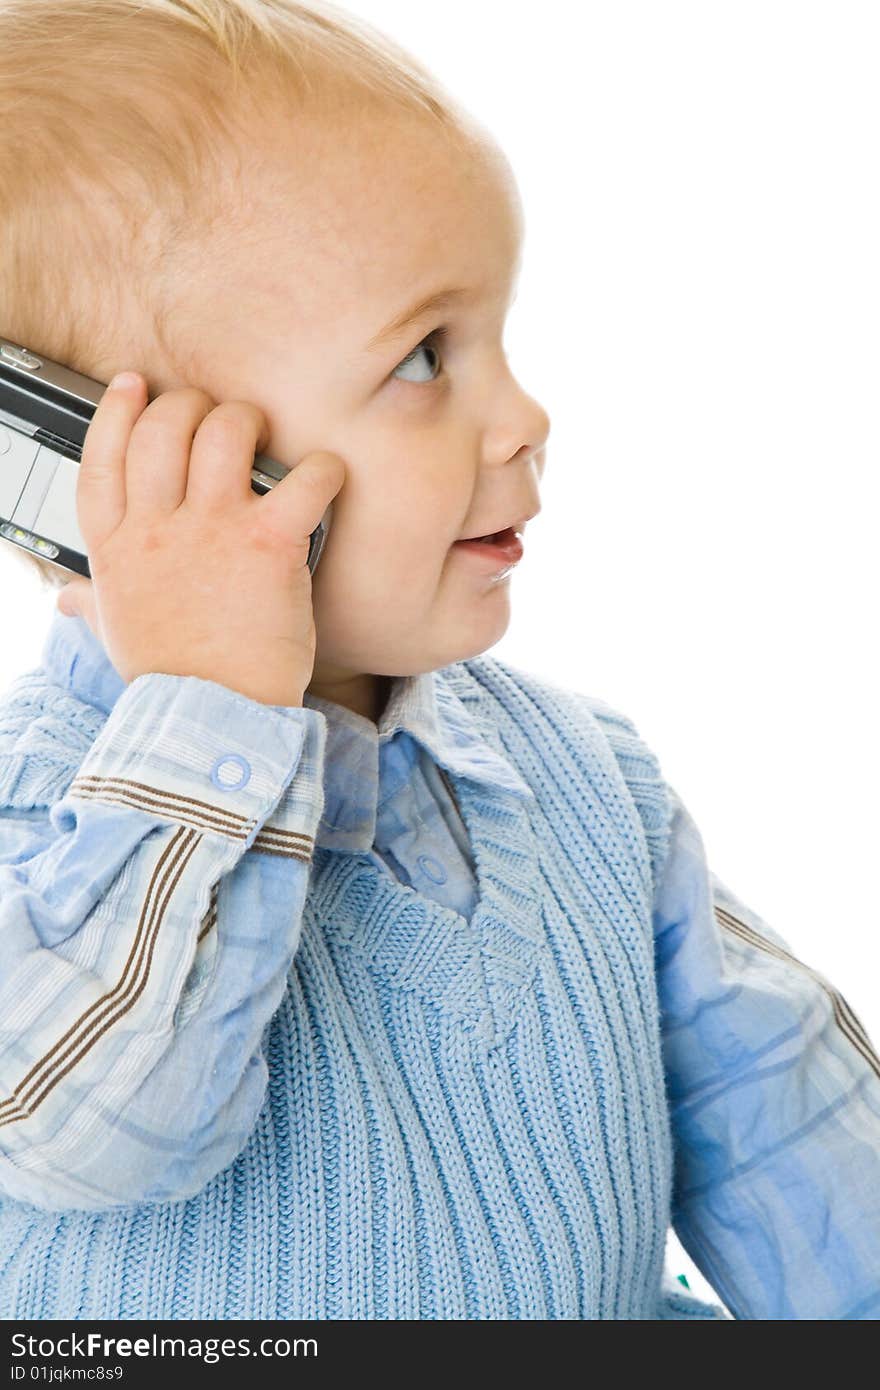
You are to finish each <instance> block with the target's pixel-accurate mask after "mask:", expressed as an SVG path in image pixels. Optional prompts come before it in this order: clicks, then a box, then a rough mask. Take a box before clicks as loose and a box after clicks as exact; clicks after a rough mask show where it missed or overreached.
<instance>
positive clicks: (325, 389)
mask: <svg viewBox="0 0 880 1390" xmlns="http://www.w3.org/2000/svg"><path fill="white" fill-rule="evenodd" d="M86 68H87V69H88V73H89V81H88V83H81V82H80V81H79V80H78V78H79V76H80V75H81V73H82V72H83V71H84V70H86ZM0 71H2V84H0V92H2V94H3V96H2V100H3V102H4V108H3V110H4V115H5V116H6V120H5V123H4V125H3V126H0V131H2V134H0V152H2V153H0V159H2V160H11V159H12V157H13V155H12V152H13V151H14V150H15V149H17V148H21V147H22V144H21V142H22V141H23V140H24V138H25V126H26V127H27V129H28V131H30V132H33V131H37V132H39V134H38V136H37V137H33V136H31V137H30V138H35V139H36V145H37V148H38V149H39V151H40V158H39V159H34V161H33V165H32V167H31V168H30V169H29V171H28V173H27V176H26V177H23V179H22V180H21V181H20V182H19V181H17V180H9V179H7V180H4V187H5V188H7V189H12V190H13V194H12V203H11V206H4V208H3V211H2V214H0V218H2V221H0V226H2V235H3V237H4V247H5V250H6V252H7V254H6V255H5V256H4V257H3V264H4V266H6V267H14V268H15V274H14V276H13V274H12V272H11V271H10V270H9V269H5V270H0V279H2V281H3V285H2V289H3V293H2V298H0V303H2V304H3V314H4V315H5V318H4V321H2V322H0V334H2V336H3V337H5V338H8V339H12V340H13V341H16V342H20V343H22V344H26V345H27V346H28V347H29V348H30V349H31V351H34V352H36V353H38V354H40V353H42V354H45V355H46V356H47V357H51V358H53V359H54V360H57V361H62V362H64V363H65V364H66V365H68V366H71V367H73V368H74V369H75V370H77V371H80V372H84V373H86V374H87V375H89V376H93V377H95V378H96V379H97V380H99V381H111V378H115V377H116V375H117V373H118V372H119V371H120V370H121V369H128V370H129V372H131V371H132V370H133V371H134V373H135V375H134V378H133V379H132V380H129V381H128V382H126V381H125V380H124V379H123V380H122V381H119V382H117V381H115V380H114V381H113V382H111V386H110V388H109V389H108V390H107V392H106V393H105V395H104V397H103V398H102V401H101V404H100V405H99V407H98V410H97V412H96V414H95V417H94V420H93V422H92V425H91V427H90V429H89V433H88V437H87V441H86V446H85V449H84V452H83V459H82V465H81V469H80V477H79V486H78V494H77V511H78V517H79V523H80V528H81V530H82V534H83V536H84V538H85V541H86V543H87V548H88V553H89V563H90V571H91V581H90V582H89V581H85V580H74V581H73V582H71V583H69V584H67V587H66V588H65V589H64V590H63V591H62V592H61V594H60V596H59V607H60V609H61V613H59V615H58V617H56V618H55V620H54V622H53V624H52V628H51V630H50V633H49V635H48V638H47V642H46V647H45V650H44V654H43V660H42V662H41V665H40V666H39V667H38V668H37V669H36V670H35V671H33V672H29V673H27V674H26V675H25V676H23V677H20V678H19V680H18V681H16V682H15V683H14V685H13V686H12V687H11V688H10V690H8V691H7V692H6V694H5V696H4V697H3V701H2V704H0V1017H2V1018H3V1020H4V1029H3V1034H2V1038H0V1248H2V1250H3V1252H4V1263H3V1265H2V1268H0V1314H2V1316H3V1317H6V1318H100V1319H108V1318H135V1317H140V1318H150V1319H157V1318H209V1319H216V1318H226V1319H228V1318H235V1319H238V1318H263V1319H265V1318H281V1317H284V1318H291V1317H292V1318H538V1319H541V1318H554V1319H562V1318H615V1319H616V1318H622V1319H666V1318H673V1319H678V1318H691V1317H697V1318H725V1317H726V1316H728V1311H729V1313H730V1314H732V1315H733V1316H734V1317H743V1318H789V1317H792V1318H834V1319H837V1318H841V1319H843V1318H871V1317H873V1316H875V1315H876V1313H877V1311H878V1308H880V1061H878V1058H877V1055H876V1052H875V1050H874V1048H873V1047H872V1045H871V1042H870V1040H869V1039H868V1037H867V1035H866V1034H865V1032H864V1029H863V1028H862V1027H861V1025H860V1024H859V1021H858V1020H857V1019H856V1018H855V1016H854V1015H853V1014H852V1011H851V1010H850V1009H849V1008H848V1006H847V1005H846V1002H845V1001H844V1000H843V999H842V998H841V997H840V995H839V994H838V993H837V991H835V990H834V989H833V987H832V986H830V985H829V984H828V983H827V982H826V981H825V980H824V979H823V978H822V977H821V976H819V975H817V974H816V973H815V972H814V971H812V970H810V969H809V968H808V967H807V966H805V965H803V964H802V963H801V962H800V961H798V960H797V958H796V957H795V956H794V955H793V954H792V953H791V951H790V949H789V947H788V944H787V943H786V942H785V941H783V939H782V938H781V937H780V936H779V935H778V934H777V933H775V932H774V931H773V930H772V929H771V928H769V927H768V926H767V925H766V924H765V923H763V922H762V921H761V919H760V918H759V917H757V915H756V914H755V913H753V912H751V911H750V910H749V908H748V907H746V905H745V904H743V903H742V902H741V901H740V900H739V899H737V898H735V897H734V895H733V894H732V893H730V891H729V890H728V889H727V888H725V886H724V885H723V884H721V883H720V882H719V880H718V879H717V877H716V876H715V875H714V874H711V873H710V871H709V869H708V867H707V865H706V862H705V856H704V853H703V847H702V842H701V840H700V837H699V833H698V832H697V830H696V827H695V826H694V824H693V822H692V820H691V819H690V817H689V815H688V813H687V811H686V809H685V808H684V806H683V804H682V803H681V802H680V800H679V799H678V798H677V796H676V795H675V793H674V791H673V789H672V788H671V787H670V786H669V785H668V784H667V783H666V782H665V781H664V779H663V776H662V774H661V771H660V768H659V764H658V762H657V759H656V757H655V756H654V754H653V753H652V752H651V750H650V749H648V748H647V747H646V746H645V744H644V743H643V742H642V740H641V739H640V737H639V735H638V732H637V730H636V729H635V727H634V726H633V724H632V723H631V721H629V720H628V719H627V718H626V717H625V716H623V715H622V714H619V713H618V712H616V711H614V710H612V709H610V708H609V707H608V706H607V705H605V704H604V703H603V702H602V701H601V700H599V699H595V698H591V697H587V696H585V695H582V694H580V693H579V692H574V691H566V690H563V689H559V688H557V687H555V686H553V685H551V684H549V683H548V682H546V681H542V680H539V679H538V678H537V677H535V676H533V675H531V674H530V673H528V672H524V671H520V670H517V669H515V668H513V667H511V666H510V665H508V664H505V663H503V662H501V661H498V660H495V659H492V658H490V657H488V656H486V655H485V653H486V652H487V651H488V649H490V648H491V647H492V646H493V645H494V644H495V643H497V642H498V640H499V638H500V637H501V636H502V635H503V633H504V632H505V630H506V628H507V626H508V623H509V620H510V575H511V573H512V570H513V568H514V566H515V564H516V562H517V560H518V559H519V557H520V555H521V553H522V542H521V539H519V538H521V537H522V534H523V531H524V530H525V528H526V525H527V523H528V522H529V521H531V520H532V519H533V518H534V517H535V516H536V515H537V513H538V511H539V510H540V487H539V485H540V482H541V479H542V476H543V472H544V466H545V447H546V442H547V437H548V432H549V421H548V417H547V414H546V412H545V410H544V409H543V408H542V406H541V405H540V404H539V403H538V402H537V401H536V400H534V399H533V398H532V397H531V396H530V395H529V394H528V393H527V392H526V391H525V390H524V389H523V387H522V386H521V385H520V383H519V382H518V381H517V380H516V378H515V377H514V375H513V374H512V372H511V370H510V367H509V365H508V363H507V360H506V357H505V354H504V350H503V345H502V337H503V330H504V324H505V318H506V315H507V312H508V310H509V307H510V304H511V301H512V299H513V296H514V294H515V290H516V283H517V276H518V273H519V267H520V261H521V256H522V215H521V210H520V205H519V201H518V196H517V191H516V186H515V182H514V179H513V176H512V173H511V171H510V168H509V166H508V164H507V162H506V160H505V159H504V156H503V155H502V154H501V152H500V151H499V150H498V149H497V147H496V146H495V145H494V144H493V142H492V140H491V138H490V137H489V136H488V134H487V133H486V132H485V131H483V130H482V129H481V128H480V127H479V126H478V125H477V123H476V122H474V120H473V119H472V118H470V117H469V116H467V115H466V113H464V112H463V111H461V110H460V109H458V108H457V107H456V106H455V105H454V104H453V103H452V102H451V101H450V100H449V98H448V97H447V96H446V95H445V94H444V93H443V92H442V91H441V89H440V88H439V87H438V85H437V84H436V83H435V82H434V81H433V79H431V77H430V75H429V74H427V73H426V72H424V71H423V70H422V69H421V68H420V67H419V65H418V64H416V63H414V62H413V60H412V59H410V58H408V57H407V55H405V54H404V53H402V52H401V51H400V50H399V49H397V48H396V47H395V46H394V45H392V44H390V43H389V42H388V41H387V40H384V39H383V38H382V37H381V36H379V35H377V34H376V33H375V32H374V31H372V30H370V29H368V28H367V26H365V25H363V24H362V23H360V22H355V21H353V20H351V19H349V18H348V17H347V16H345V15H344V14H343V13H342V12H341V11H338V10H335V9H331V8H330V7H329V6H323V5H321V6H318V5H299V4H295V3H293V0H200V3H199V4H198V5H192V4H184V3H183V0H137V3H135V0H89V2H88V3H84V0H78V2H77V3H76V5H72V4H65V3H61V2H59V0H0ZM34 73H39V74H40V76H39V80H36V79H33V78H32V77H31V74H34ZM26 78H27V87H26V89H25V85H24V84H25V81H26ZM17 83H18V84H20V85H21V87H22V92H21V94H20V95H19V99H18V101H17V102H16V101H14V100H13V98H14V97H15V92H16V84H17ZM7 94H9V100H8V111H7ZM16 122H20V123H23V124H22V125H21V129H20V130H19V127H18V126H17V124H16ZM17 132H18V133H17ZM85 213H87V214H88V215H84V214H85ZM68 234H69V235H68ZM50 235H51V245H52V248H53V253H54V257H55V258H54V261H53V257H52V255H47V256H46V257H45V259H44V257H43V253H42V251H41V247H42V246H45V245H46V241H47V239H48V238H49V236H50ZM74 255H76V257H78V258H79V259H75V258H74ZM65 258H66V261H65ZM59 262H60V263H61V264H60V266H59ZM258 450H259V451H261V452H265V453H268V454H269V455H270V456H271V457H272V458H275V459H277V460H279V461H280V462H283V463H285V464H287V465H288V466H289V467H290V468H291V471H290V473H289V474H288V475H287V477H286V478H285V479H284V480H283V481H282V482H281V483H279V484H278V485H277V486H276V487H275V488H274V489H273V490H272V491H271V492H270V493H268V494H266V495H265V496H263V497H259V496H257V495H256V494H255V493H254V492H253V490H252V489H251V486H250V469H251V465H252V462H253V455H254V452H255V451H258ZM331 501H332V503H333V515H332V526H331V529H330V532H329V536H328V539H327V543H326V546H325V549H324V553H323V555H322V558H321V560H320V563H319V565H318V567H317V569H316V571H315V573H314V576H310V574H309V571H308V569H307V567H306V563H305V560H306V555H307V550H308V537H309V534H310V533H311V531H313V530H314V528H315V527H316V526H317V524H318V522H319V520H320V519H321V517H322V515H324V513H325V511H326V509H327V507H328V505H329V504H330V502H331ZM477 538H481V539H477ZM28 563H35V564H39V562H37V561H28ZM43 572H44V574H45V576H46V577H47V579H48V580H49V582H51V583H53V584H55V585H56V586H57V585H59V584H63V583H66V581H67V579H68V578H69V576H67V575H66V574H63V573H60V572H58V571H52V570H51V569H49V568H46V569H44V571H43ZM670 1224H672V1225H673V1226H674V1229H675V1230H676V1232H677V1234H678V1236H679V1238H680V1239H681V1240H682V1243H683V1244H684V1246H685V1248H686V1249H687V1250H688V1252H689V1253H690V1255H691V1256H692V1258H693V1259H694V1261H695V1263H696V1264H697V1265H698V1267H699V1268H700V1269H701V1270H702V1271H703V1272H704V1274H705V1275H706V1277H707V1279H708V1280H709V1281H710V1283H711V1284H712V1286H713V1287H714V1288H715V1289H716V1290H717V1291H718V1293H719V1296H720V1297H721V1298H722V1299H723V1300H724V1303H725V1305H726V1309H727V1310H728V1311H725V1308H724V1307H722V1306H720V1305H718V1304H714V1303H709V1302H705V1301H702V1300H699V1299H696V1298H694V1297H692V1296H691V1295H689V1294H688V1293H686V1292H685V1290H684V1289H683V1288H682V1287H681V1286H680V1285H679V1284H676V1283H675V1282H674V1281H673V1280H672V1278H671V1276H670V1274H669V1273H668V1272H667V1271H666V1269H665V1267H664V1249H665V1244H666V1238H667V1234H668V1231H669V1228H670Z"/></svg>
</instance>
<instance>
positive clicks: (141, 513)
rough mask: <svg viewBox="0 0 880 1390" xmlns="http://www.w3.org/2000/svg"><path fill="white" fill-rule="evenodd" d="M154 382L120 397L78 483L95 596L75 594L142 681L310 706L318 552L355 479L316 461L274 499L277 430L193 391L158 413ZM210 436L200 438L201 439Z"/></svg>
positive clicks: (69, 599) (76, 589) (121, 665)
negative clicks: (314, 538)
mask: <svg viewBox="0 0 880 1390" xmlns="http://www.w3.org/2000/svg"><path fill="white" fill-rule="evenodd" d="M146 394H147V393H146V389H145V383H144V379H143V377H138V378H137V384H136V385H129V386H122V387H114V386H112V385H111V386H109V387H108V388H107V390H106V391H105V393H104V395H103V396H102V397H101V400H100V403H99V405H98V407H97V410H96V411H95V414H94V416H93V418H92V420H91V421H90V422H89V428H88V431H87V433H86V438H85V443H84V445H83V451H82V461H81V463H80V468H79V477H78V480H77V492H76V504H77V518H78V521H79V528H80V531H81V532H82V535H83V538H84V540H85V543H86V550H87V553H88V558H89V570H90V572H91V577H92V580H91V583H89V582H88V581H87V580H85V579H76V580H73V582H72V583H70V584H68V585H67V586H66V588H64V589H62V591H61V594H60V595H59V598H58V608H59V609H60V610H61V612H65V613H69V614H72V613H77V612H82V613H83V615H84V616H86V614H88V617H87V621H89V626H90V627H92V629H93V631H94V632H95V635H96V636H97V637H98V638H99V640H100V641H101V642H102V643H103V645H104V647H105V649H106V651H107V655H108V656H109V658H110V660H111V662H112V663H113V665H114V666H115V668H116V670H117V671H118V672H119V675H120V676H121V677H122V679H123V680H124V681H126V682H130V681H133V680H134V679H135V678H136V677H137V676H140V675H143V674H145V673H146V672H150V671H158V672H165V673H166V674H168V675H180V676H199V677H201V678H202V679H204V680H211V681H216V682H217V683H218V684H220V685H225V686H228V687H229V688H230V689H232V690H237V691H240V692H241V694H243V695H246V696H248V697H249V698H250V699H253V700H259V701H261V702H262V703H263V704H267V705H285V706H287V705H301V704H302V700H303V693H304V691H305V690H306V688H307V686H308V684H309V682H310V681H311V678H312V672H313V669H314V662H315V624H314V616H313V611H312V576H311V574H310V572H309V568H308V565H307V563H306V561H307V559H308V553H309V538H310V535H311V533H312V531H314V530H315V528H316V527H317V525H318V523H319V521H320V520H321V518H322V516H323V515H324V512H325V511H326V509H327V507H328V505H329V503H330V501H331V499H332V498H333V497H335V495H336V493H337V492H338V491H339V489H340V487H341V486H342V483H343V481H344V478H345V465H344V464H343V462H342V460H341V459H340V458H338V457H337V456H336V455H335V454H330V453H314V454H309V455H308V456H307V457H306V458H304V459H302V460H301V462H300V463H298V464H297V466H296V467H295V468H293V469H291V471H290V472H289V473H288V474H287V476H286V477H285V478H284V479H283V480H282V481H281V482H279V483H276V484H275V486H274V487H273V488H272V489H271V490H270V491H269V492H267V493H266V494H265V495H264V496H259V495H258V494H257V493H255V492H254V490H253V488H252V487H251V468H252V466H253V461H254V454H255V452H257V451H259V450H260V449H262V448H265V447H266V444H267V443H268V428H267V425H266V420H265V416H264V415H263V413H262V411H260V410H258V409H257V407H256V406H254V405H249V404H248V403H247V402H244V401H226V402H224V403H223V404H221V405H215V403H214V401H213V400H212V399H211V397H210V396H209V395H207V394H206V393H205V392H204V391H200V390H197V389H195V388H191V387H185V388H181V389H179V390H174V391H167V392H164V393H163V394H161V395H159V396H157V397H156V399H155V400H153V401H150V402H149V403H148V404H147V405H146V409H145V408H144V403H145V401H146ZM194 434H195V438H193V435H194Z"/></svg>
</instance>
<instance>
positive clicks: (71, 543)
mask: <svg viewBox="0 0 880 1390" xmlns="http://www.w3.org/2000/svg"><path fill="white" fill-rule="evenodd" d="M106 389H107V387H106V386H104V385H102V383H101V382H100V381H94V380H93V379H92V378H91V377H88V376H82V375H80V373H79V372H73V371H70V369H69V368H67V367H62V366H61V365H60V363H58V362H52V361H50V360H49V358H47V357H39V356H38V355H37V354H36V353H33V352H29V351H28V349H27V348H25V347H20V346H18V345H17V344H16V343H10V342H7V341H6V339H4V338H0V539H2V540H5V541H9V542H11V544H12V545H18V546H21V547H22V548H23V549H24V550H29V551H30V552H31V553H32V554H34V555H38V556H39V557H40V559H42V560H47V561H48V562H49V564H51V565H56V566H57V567H58V568H59V569H61V570H67V571H70V572H71V573H73V574H82V575H85V577H86V578H87V579H88V578H90V577H91V571H90V569H89V561H88V555H87V554H86V547H85V542H84V541H83V538H82V535H81V533H80V529H79V526H78V524H77V515H76V480H77V477H78V471H79V461H80V459H81V458H82V447H83V443H84V442H85V437H86V431H87V430H88V427H89V421H90V420H91V418H92V416H93V415H94V413H95V410H96V409H97V406H98V402H99V401H100V399H101V397H102V396H103V394H104V392H105V391H106ZM289 472H290V469H289V468H287V467H286V466H285V465H284V464H282V463H276V461H275V460H274V459H271V458H269V457H268V455H267V454H255V455H254V464H253V468H252V469H251V487H252V488H253V490H254V492H258V493H261V494H263V493H266V492H268V491H269V489H270V488H273V487H274V486H275V484H276V483H279V482H281V480H282V479H283V478H285V477H286V476H287V474H288V473H289ZM332 513H333V503H332V502H331V503H330V504H329V506H328V507H327V510H326V512H325V513H324V515H323V517H322V518H321V520H320V521H319V523H318V525H317V527H316V529H315V530H314V531H313V532H312V534H311V538H310V544H309V555H308V560H307V562H306V563H307V564H308V567H309V570H310V571H311V573H312V574H314V572H315V570H316V568H317V565H318V561H319V560H320V558H321V552H322V550H323V549H324V541H325V540H326V537H327V532H328V531H329V529H330V522H331V519H332Z"/></svg>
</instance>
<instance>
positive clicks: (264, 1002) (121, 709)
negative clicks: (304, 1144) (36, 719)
mask: <svg viewBox="0 0 880 1390" xmlns="http://www.w3.org/2000/svg"><path fill="white" fill-rule="evenodd" d="M0 722H2V721H0ZM43 735H44V737H45V730H44V731H43ZM325 736H326V718H325V716H324V715H323V714H321V713H320V712H318V711H316V710H312V709H308V708H299V707H290V708H286V707H283V706H268V705H263V704H260V703H258V702H256V701H253V700H250V699H249V698H247V697H246V696H243V695H240V694H238V693H236V692H234V691H232V690H230V689H227V688H226V687H225V686H221V685H217V684H215V683H214V682H211V681H206V680H201V679H199V678H196V677H182V676H172V675H162V674H158V673H150V674H146V675H142V676H140V677H138V678H137V679H136V680H134V681H132V682H131V684H130V685H128V686H127V687H126V689H125V690H124V691H123V692H122V694H121V695H120V697H119V699H118V701H117V703H116V704H115V706H114V707H113V709H112V711H111V713H110V715H109V717H108V718H107V721H106V723H105V724H104V726H103V727H102V728H101V730H100V732H99V734H98V736H97V738H96V739H95V740H94V742H93V743H92V745H91V747H90V748H89V750H88V753H87V755H86V757H85V759H84V761H83V762H82V764H81V766H80V767H79V768H78V770H75V776H74V777H73V780H72V781H71V782H70V784H69V787H68V790H67V791H66V793H65V794H64V795H63V796H62V797H61V799H60V800H58V801H56V802H55V803H54V804H53V805H51V807H49V808H48V810H44V811H43V813H42V814H40V813H39V812H38V811H36V810H31V811H25V812H22V811H21V810H20V809H15V808H11V807H6V808H4V807H2V806H0V1192H2V1193H4V1194H5V1195H6V1196H7V1197H10V1198H13V1199H16V1200H19V1201H25V1202H29V1203H32V1204H34V1205H36V1206H38V1207H41V1208H44V1209H47V1210H64V1209H67V1208H78V1209H85V1210H95V1209H101V1208H105V1207H109V1206H116V1205H120V1204H126V1203H132V1202H145V1201H146V1202H155V1201H165V1200H173V1199H178V1198H182V1197H187V1196H190V1195H192V1194H193V1193H195V1192H197V1191H198V1190H200V1189H201V1188H202V1187H203V1186H204V1184H205V1183H206V1182H207V1181H208V1180H209V1179H210V1178H212V1177H213V1176H214V1175H215V1174H217V1173H218V1172H220V1171H221V1170H222V1169H224V1168H225V1167H227V1166H228V1165H229V1164H230V1163H231V1162H232V1161H233V1160H234V1159H235V1158H236V1156H237V1155H238V1154H239V1153H240V1152H241V1150H242V1149H243V1148H244V1146H245V1144H246V1143H247V1141H248V1139H249V1137H250V1135H251V1133H252V1131H253V1129H254V1126H255V1124H256V1121H257V1117H258V1114H259V1111H260V1109H261V1106H262V1104H263V1100H264V1096H265V1092H266V1087H267V1081H268V1070H267V1064H266V1059H265V1055H264V1051H263V1033H264V1030H265V1027H266V1025H267V1023H268V1022H269V1020H270V1019H271V1017H272V1015H273V1014H274V1012H275V1010H276V1009H277V1008H278V1006H279V1003H280V1001H281V998H282V995H283V993H284V990H285V987H286V981H287V974H288V971H289V968H290V965H291V961H292V958H293V956H294V953H295V952H296V949H297V947H298V944H299V940H300V933H301V921H302V911H303V906H304V901H305V895H306V889H307V883H308V878H309V870H310V862H311V856H312V850H313V845H314V837H315V834H316V830H317V824H318V821H319V819H320V816H321V814H322V810H323V795H324V793H323V760H324V750H325ZM24 737H25V742H26V735H25V736H24ZM18 751H19V752H20V751H21V750H20V749H19V750H18Z"/></svg>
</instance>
